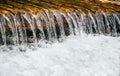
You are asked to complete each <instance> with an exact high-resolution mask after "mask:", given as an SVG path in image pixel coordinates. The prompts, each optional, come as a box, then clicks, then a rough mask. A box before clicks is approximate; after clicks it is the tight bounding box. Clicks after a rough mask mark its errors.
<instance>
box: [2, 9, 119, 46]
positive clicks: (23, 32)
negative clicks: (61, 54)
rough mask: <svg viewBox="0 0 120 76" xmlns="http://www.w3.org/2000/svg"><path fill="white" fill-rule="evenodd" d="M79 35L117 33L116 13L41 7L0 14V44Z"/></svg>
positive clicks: (113, 34) (117, 15) (114, 34)
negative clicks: (70, 10) (38, 9)
mask: <svg viewBox="0 0 120 76" xmlns="http://www.w3.org/2000/svg"><path fill="white" fill-rule="evenodd" d="M83 34H93V35H96V34H102V35H111V36H120V13H110V12H103V11H96V12H95V13H91V12H88V13H86V12H79V11H77V10H74V11H72V12H63V11H58V10H43V11H42V12H37V13H30V12H25V13H23V12H22V13H21V12H17V13H16V14H12V13H7V14H0V45H8V44H13V45H19V44H23V43H24V44H25V43H31V42H32V43H35V44H37V43H38V41H41V40H42V41H43V40H47V41H57V40H59V39H65V38H66V36H68V35H79V36H82V35H83Z"/></svg>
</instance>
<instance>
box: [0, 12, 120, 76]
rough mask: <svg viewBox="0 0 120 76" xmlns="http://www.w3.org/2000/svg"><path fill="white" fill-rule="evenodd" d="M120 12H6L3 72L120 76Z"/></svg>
mask: <svg viewBox="0 0 120 76" xmlns="http://www.w3.org/2000/svg"><path fill="white" fill-rule="evenodd" d="M119 36H120V13H109V12H103V11H96V12H95V13H85V12H78V11H77V10H75V11H73V12H62V11H58V10H43V12H41V13H37V12H36V13H34V14H33V13H29V12H25V13H21V12H17V13H16V14H12V13H7V14H0V76H120V37H119Z"/></svg>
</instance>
